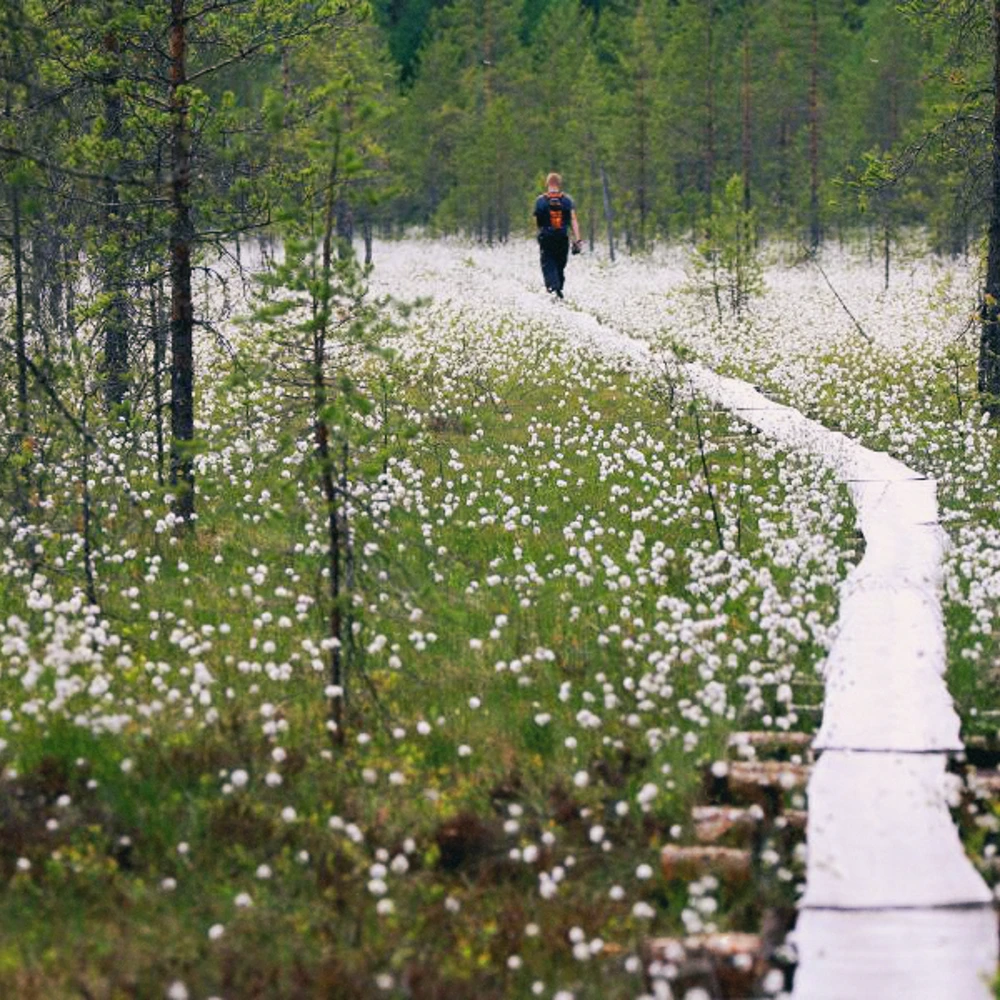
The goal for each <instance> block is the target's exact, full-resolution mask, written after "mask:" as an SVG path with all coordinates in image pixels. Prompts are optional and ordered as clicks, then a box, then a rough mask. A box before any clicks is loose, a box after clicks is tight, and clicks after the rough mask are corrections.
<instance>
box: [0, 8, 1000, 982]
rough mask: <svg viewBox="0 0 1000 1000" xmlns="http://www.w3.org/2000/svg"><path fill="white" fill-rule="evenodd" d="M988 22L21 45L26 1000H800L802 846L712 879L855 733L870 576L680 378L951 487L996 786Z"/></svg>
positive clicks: (821, 517)
mask: <svg viewBox="0 0 1000 1000" xmlns="http://www.w3.org/2000/svg"><path fill="white" fill-rule="evenodd" d="M959 6H960V5H956V9H955V10H954V11H952V10H950V9H947V10H946V9H943V8H941V7H940V5H938V6H937V7H936V8H935V10H936V16H934V17H930V16H924V17H915V16H914V15H920V14H924V15H927V14H928V12H927V11H925V10H923V9H922V8H920V6H919V5H917V4H913V5H912V9H911V10H909V11H900V10H898V9H897V8H896V7H895V6H893V5H890V4H888V3H884V2H882V0H868V2H856V3H851V4H842V3H838V4H832V3H828V2H827V0H809V2H802V3H798V4H789V3H786V2H775V3H772V2H768V0H744V2H741V3H723V2H720V3H709V4H705V3H701V2H699V3H694V2H687V0H680V2H678V3H676V4H671V5H665V4H645V3H641V2H639V3H635V2H625V0H621V2H606V3H598V2H593V0H591V2H576V0H573V2H571V0H526V2H525V3H524V4H511V3H499V2H493V0H477V2H471V0H453V2H451V3H443V2H431V3H427V2H417V0H413V2H399V3H392V4H390V3H384V2H376V3H375V4H374V5H373V8H374V9H373V10H369V9H368V7H367V6H366V5H362V4H360V3H354V2H352V0H334V2H321V3H304V2H301V0H281V2H270V0H269V2H267V3H258V2H250V0H215V2H209V3H204V4H194V3H192V2H190V0H171V2H170V3H166V2H160V3H153V2H143V3H122V2H118V0H102V2H93V3H91V2H86V3H74V4H62V3H48V2H45V0H15V2H8V3H6V4H5V5H4V8H3V11H2V13H0V87H2V92H3V110H2V111H0V240H2V244H0V347H2V350H0V495H2V497H3V501H4V503H3V505H2V506H0V581H2V582H0V772H2V781H0V995H3V996H17V997H21V998H24V1000H31V998H63V997H68V996H81V997H94V998H102V1000H103V998H108V1000H117V998H119V997H143V998H145V997H161V996H165V997H168V998H170V1000H185V998H193V997H198V998H209V997H221V998H226V1000H234V998H251V997H260V998H268V1000H277V998H283V997H288V998H292V997H301V996H324V997H337V996H342V997H345V998H346V997H351V998H354V997H366V996H385V997H417V998H436V997H448V998H461V997H468V998H473V997H474V998H478V1000H483V998H489V997H496V998H500V997H521V996H525V997H526V996H543V997H551V998H559V1000H570V998H576V1000H585V998H612V997H636V996H639V995H642V994H644V993H645V992H646V991H650V990H653V991H654V992H655V990H656V989H659V990H660V993H662V992H663V984H664V983H665V982H667V981H669V980H670V979H671V977H672V976H673V975H674V974H675V973H676V970H672V968H671V967H670V965H669V963H667V964H665V965H664V964H660V965H658V966H657V967H656V968H655V969H653V971H652V973H651V971H650V968H649V967H648V964H647V963H646V961H645V955H644V952H643V946H644V942H645V941H646V940H647V939H648V938H649V937H650V936H651V935H656V934H661V935H662V934H684V933H687V934H695V933H699V932H702V931H711V930H744V929H748V928H755V929H757V928H760V927H761V926H762V924H763V925H767V926H769V927H771V929H772V930H771V937H770V938H769V940H768V943H767V947H768V949H769V951H768V955H769V960H770V966H769V971H768V974H767V975H762V976H761V977H759V980H758V981H757V982H756V984H755V989H757V991H758V992H759V993H762V994H777V993H780V992H781V991H782V990H784V989H785V988H786V987H787V986H788V984H789V982H790V977H791V973H792V970H793V968H794V947H793V942H792V941H786V940H785V932H786V931H787V929H788V927H789V926H790V922H791V919H792V918H791V917H790V916H789V915H790V914H793V913H794V906H795V901H796V899H797V896H798V893H799V891H800V888H801V880H802V875H803V862H804V848H803V847H802V846H801V844H800V843H798V841H797V840H796V838H794V837H792V836H786V835H785V834H784V833H782V832H781V831H780V830H772V831H771V832H770V833H768V835H767V839H766V840H765V841H762V842H761V843H759V844H758V845H757V854H756V857H757V858H758V860H759V864H757V863H756V862H755V864H756V867H755V870H754V872H753V877H752V879H751V880H750V881H742V882H741V881H740V880H735V881H734V882H728V881H725V880H721V881H720V880H719V879H717V878H715V877H713V876H710V875H709V876H703V877H702V876H699V877H692V878H687V877H678V876H676V873H674V874H673V875H671V873H670V872H667V871H664V870H663V868H662V866H661V862H660V850H661V848H663V847H664V846H665V845H669V844H684V843H689V842H691V839H692V837H693V830H692V820H691V817H692V812H691V810H692V806H693V805H695V804H696V803H697V802H699V801H700V800H701V797H702V796H703V794H704V781H705V780H706V774H708V775H713V774H714V775H715V776H716V777H719V775H720V774H723V773H724V771H725V768H726V763H725V761H726V760H727V759H728V760H731V759H735V758H737V757H740V756H752V755H753V752H754V751H753V748H752V747H751V746H749V745H746V744H741V745H739V746H736V747H734V746H732V745H731V739H732V737H733V734H735V733H737V732H740V731H745V730H748V729H752V730H763V731H772V732H775V733H784V732H800V733H809V732H810V731H811V730H812V728H813V727H814V726H815V724H816V722H817V712H818V704H817V701H818V695H817V692H818V691H819V689H820V684H819V680H820V674H821V671H822V664H823V657H824V655H825V652H826V650H827V648H828V646H829V641H830V631H829V630H830V627H831V625H832V623H833V622H834V620H835V617H836V588H837V585H838V583H839V582H840V581H841V580H842V579H843V578H844V575H845V574H846V572H847V571H848V569H849V568H850V566H851V565H852V564H853V563H854V562H856V560H857V559H858V558H859V555H860V544H861V543H860V541H859V537H858V535H857V533H856V531H855V528H854V524H853V520H852V513H851V509H850V505H849V503H848V501H847V497H846V495H845V494H844V493H843V491H842V490H841V488H840V487H838V486H837V485H836V483H834V482H833V480H832V478H831V475H830V473H829V472H828V471H827V470H825V469H824V468H823V467H822V466H821V465H820V464H819V463H818V461H817V460H814V459H811V458H809V457H808V456H803V455H799V454H785V453H781V452H780V451H779V450H777V449H776V447H775V446H774V445H773V444H772V443H770V442H769V441H767V440H765V439H763V438H762V437H761V436H760V435H759V434H757V433H755V432H752V431H751V430H750V429H748V427H747V426H746V425H744V424H743V423H741V422H740V420H739V419H738V417H735V416H732V415H729V414H726V413H724V412H720V411H718V410H715V409H713V408H712V407H711V406H710V405H709V404H708V403H707V402H705V401H704V400H703V399H700V398H699V397H698V396H697V395H696V394H695V393H693V392H692V390H691V388H690V386H689V385H688V383H687V380H686V378H685V375H684V368H683V363H682V362H683V361H684V360H685V359H689V358H696V359H698V360H700V361H702V362H703V363H705V364H708V365H709V366H711V367H713V368H715V369H718V370H721V371H724V372H726V373H729V374H734V375H738V376H739V377H741V378H745V379H747V380H748V381H750V382H753V383H754V384H756V385H758V386H760V387H762V388H763V389H764V390H765V391H766V392H768V393H769V394H771V395H773V396H775V397H776V398H780V399H781V400H783V401H786V402H789V403H791V404H792V405H794V406H796V407H798V408H799V409H801V410H803V411H805V412H806V413H808V414H809V415H811V416H814V417H816V418H817V419H819V420H820V421H821V422H823V423H824V424H826V425H827V426H831V427H837V428H840V429H843V430H844V431H845V432H847V433H849V434H851V435H852V436H855V437H857V438H859V439H861V440H863V441H864V442H865V443H866V444H869V445H871V446H873V447H877V448H885V449H887V450H889V451H891V452H892V453H893V454H895V455H897V456H898V457H900V458H901V459H903V460H904V461H905V462H907V463H908V464H910V465H912V466H913V467H914V468H917V469H920V470H921V471H923V472H926V473H927V474H929V475H932V476H934V477H936V478H937V479H938V481H939V484H940V492H941V500H942V504H943V507H944V509H945V512H946V513H945V518H946V520H947V524H948V527H949V530H950V531H951V534H952V539H953V542H954V544H953V546H952V548H951V550H950V552H949V555H948V563H947V567H946V577H947V602H948V603H947V621H948V628H949V655H950V663H949V670H950V686H951V690H952V692H953V693H954V694H955V696H956V699H957V701H958V703H959V706H960V709H961V711H962V712H963V720H964V723H965V727H966V733H967V734H969V735H988V736H990V737H991V738H992V737H993V736H994V735H995V732H996V716H995V714H991V713H995V711H996V710H997V708H998V701H997V686H998V678H997V676H996V667H995V662H996V658H997V653H998V651H997V646H996V641H995V639H994V631H995V628H996V621H995V619H996V616H997V611H998V605H997V595H998V594H1000V576H998V573H1000V522H998V511H1000V506H998V503H997V500H996V499H995V497H996V492H997V490H996V487H997V483H996V474H995V469H996V467H997V448H998V444H997V431H996V427H995V425H994V423H992V422H991V420H990V418H989V411H990V408H991V405H992V399H993V397H992V396H991V395H990V394H989V393H986V394H985V395H984V394H983V390H984V388H985V389H987V390H988V389H989V388H990V383H989V382H987V383H986V384H985V385H984V382H983V371H984V358H985V359H986V360H987V361H988V360H989V358H990V357H991V356H992V355H991V352H990V351H989V350H987V349H984V347H983V344H986V345H987V347H988V346H989V344H988V339H987V338H985V337H984V338H983V339H982V340H981V338H980V328H979V325H978V324H979V322H980V321H982V322H983V330H984V331H986V330H988V329H989V328H990V323H991V322H992V323H993V325H994V326H995V310H994V311H993V312H991V310H993V307H994V306H995V297H994V298H991V295H990V294H987V293H989V289H990V288H991V285H990V283H989V280H988V278H984V267H983V264H982V263H981V261H980V256H981V253H980V251H981V250H982V249H983V247H982V239H981V237H982V234H983V233H984V231H985V228H986V225H987V221H988V219H989V215H990V208H991V206H990V204H989V202H988V199H987V198H986V197H985V193H986V189H987V188H988V183H989V182H988V169H986V170H984V169H982V168H983V165H984V164H985V165H986V167H987V168H988V166H989V163H990V159H989V135H988V130H987V132H983V131H982V130H983V129H984V128H985V126H984V125H983V124H982V123H983V122H984V121H985V122H988V119H989V115H990V113H991V112H990V109H989V108H988V107H985V105H983V103H982V102H983V100H984V98H983V96H982V95H983V93H984V90H983V89H982V86H981V82H982V80H983V79H989V75H990V73H991V59H990V51H991V50H990V44H991V37H990V33H989V20H988V18H984V20H983V21H982V23H980V21H979V20H977V18H979V17H981V16H983V11H981V10H980V9H979V8H978V7H976V8H975V9H974V10H973V12H972V13H973V15H974V16H972V17H971V19H967V20H962V19H961V17H960V16H959V15H960V14H961V13H962V11H961V10H959V9H958V8H959ZM907 14H908V15H910V16H909V17H907V16H904V15H907ZM937 15H940V16H937ZM953 15H954V16H953ZM977 122H979V123H980V124H979V125H976V124H975V123H977ZM977 129H979V130H980V131H977ZM553 167H555V168H558V169H561V170H562V172H563V174H564V175H565V177H566V181H567V187H568V189H569V190H570V191H571V193H572V194H573V195H574V197H575V198H576V200H577V203H578V206H579V211H580V215H581V218H582V220H583V224H584V229H585V231H587V233H588V236H589V243H590V250H591V251H593V252H592V253H589V254H587V255H584V256H583V257H582V258H574V260H573V262H572V263H571V265H570V270H569V280H568V287H567V302H566V303H564V304H562V305H559V306H557V305H556V304H555V303H552V302H546V301H545V300H544V299H543V298H542V297H541V295H539V294H538V292H537V289H538V288H539V286H540V278H539V276H538V275H537V273H536V271H537V254H536V251H535V249H534V247H533V245H532V244H531V243H530V242H529V241H528V240H527V239H526V238H525V237H526V236H528V235H529V233H528V230H527V225H528V223H529V221H530V220H528V219H527V211H528V208H529V207H530V204H531V201H532V197H533V195H534V194H535V193H536V188H537V185H538V183H539V180H540V178H541V177H542V176H544V173H545V172H546V171H547V170H548V169H550V168H553ZM415 231H416V232H415ZM417 233H419V234H420V238H417ZM404 235H408V236H409V238H408V239H402V238H401V237H403V236H404ZM430 237H434V239H430ZM372 264H374V266H373V267H372ZM998 266H1000V265H998ZM983 289H985V290H986V291H985V292H984V291H983ZM977 308H978V311H977ZM991 317H992V318H991ZM982 403H985V412H986V415H985V416H984V409H983V406H982V405H981V404H982ZM713 769H714V770H713ZM783 799H784V800H785V804H786V805H788V806H789V807H791V808H794V809H800V808H801V807H803V806H804V805H805V803H804V801H803V798H802V794H801V791H800V790H798V789H795V788H789V789H787V790H786V794H783ZM963 816H964V833H965V834H966V836H967V842H968V846H969V850H970V852H972V853H973V854H974V855H975V856H976V857H977V858H979V859H980V861H981V863H982V865H983V867H984V868H985V869H988V868H989V863H990V859H991V858H992V857H993V856H994V855H995V853H996V842H997V839H996V838H997V829H996V828H997V826H998V825H1000V824H998V820H997V817H996V816H995V815H994V814H993V810H992V807H990V806H989V805H988V804H978V805H977V804H976V803H975V802H972V801H967V802H966V803H965V807H964V810H963ZM991 877H993V876H991ZM656 980H660V984H659V986H657V984H656V982H655V981H656Z"/></svg>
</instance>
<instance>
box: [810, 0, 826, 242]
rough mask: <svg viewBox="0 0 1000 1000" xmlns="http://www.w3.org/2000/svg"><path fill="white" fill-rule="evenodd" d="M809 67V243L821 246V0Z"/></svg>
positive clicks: (815, 3)
mask: <svg viewBox="0 0 1000 1000" xmlns="http://www.w3.org/2000/svg"><path fill="white" fill-rule="evenodd" d="M810 59H811V62H812V65H811V66H810V69H809V245H810V246H811V247H812V249H813V250H816V249H817V248H818V247H819V244H820V240H821V239H822V236H823V234H822V229H821V226H820V217H819V0H812V6H811V43H810Z"/></svg>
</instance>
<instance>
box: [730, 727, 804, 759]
mask: <svg viewBox="0 0 1000 1000" xmlns="http://www.w3.org/2000/svg"><path fill="white" fill-rule="evenodd" d="M812 741H813V737H812V734H811V733H783V732H778V731H776V730H766V729H765V730H750V731H745V732H740V733H732V734H731V735H730V737H729V745H730V747H733V748H735V749H737V750H738V749H739V748H740V747H753V748H754V750H755V751H757V753H759V754H760V753H764V754H779V753H780V754H787V755H788V756H791V755H793V754H802V756H803V757H805V758H806V759H809V760H811V759H812V753H811V747H812Z"/></svg>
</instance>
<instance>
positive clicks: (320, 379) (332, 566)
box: [312, 132, 347, 743]
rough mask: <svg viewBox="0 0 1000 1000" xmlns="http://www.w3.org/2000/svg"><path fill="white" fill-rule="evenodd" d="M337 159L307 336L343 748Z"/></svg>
mask: <svg viewBox="0 0 1000 1000" xmlns="http://www.w3.org/2000/svg"><path fill="white" fill-rule="evenodd" d="M339 159H340V133H339V132H338V133H337V137H336V141H335V143H334V151H333V163H332V165H331V167H330V178H329V186H328V188H327V192H326V205H325V212H324V220H323V250H322V260H321V265H320V266H321V269H322V270H321V284H320V289H321V292H320V294H321V295H322V300H321V301H320V303H319V313H318V315H317V316H316V322H315V328H314V332H313V365H312V367H313V371H312V374H313V408H314V411H315V418H314V421H315V422H314V426H313V438H314V441H315V443H316V454H317V456H318V458H319V465H320V483H321V486H322V489H323V497H324V500H325V502H326V523H327V545H328V549H329V552H328V560H329V561H328V564H327V569H328V570H329V574H330V586H329V599H330V612H329V620H328V635H329V638H330V639H331V640H332V642H331V647H332V648H331V649H330V684H331V685H332V686H333V687H334V688H335V692H334V695H333V697H332V698H331V699H330V721H331V723H332V724H333V738H334V740H335V742H337V743H343V742H344V702H345V700H346V698H347V689H346V685H345V683H344V670H343V631H344V630H343V620H342V612H341V606H340V591H341V565H340V557H341V549H342V547H343V544H344V543H343V539H342V537H341V534H342V532H341V525H340V505H341V501H340V499H338V496H337V486H336V479H335V471H336V470H335V467H334V457H333V455H332V453H331V449H330V428H329V425H328V424H327V417H326V409H327V391H326V379H325V368H326V337H327V329H328V326H329V322H330V300H331V277H332V273H333V236H334V232H335V229H336V215H337V173H338V167H339Z"/></svg>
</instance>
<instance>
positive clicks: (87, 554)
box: [80, 393, 97, 607]
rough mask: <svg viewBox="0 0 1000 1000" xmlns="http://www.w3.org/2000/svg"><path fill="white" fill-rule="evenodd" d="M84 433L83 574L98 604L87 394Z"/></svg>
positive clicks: (92, 600)
mask: <svg viewBox="0 0 1000 1000" xmlns="http://www.w3.org/2000/svg"><path fill="white" fill-rule="evenodd" d="M80 422H81V424H82V426H83V433H82V434H81V435H80V446H81V447H82V448H83V454H82V456H81V459H82V460H81V463H80V465H81V468H80V491H81V495H80V503H81V521H82V529H83V530H82V534H83V575H84V580H85V583H86V588H85V589H86V593H87V601H88V602H89V603H90V604H91V605H92V606H95V607H96V605H97V587H96V585H95V583H94V543H93V538H92V528H93V510H92V504H91V496H90V447H91V440H92V439H91V437H90V434H89V432H88V431H87V395H86V393H84V396H83V412H82V413H81V415H80Z"/></svg>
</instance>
